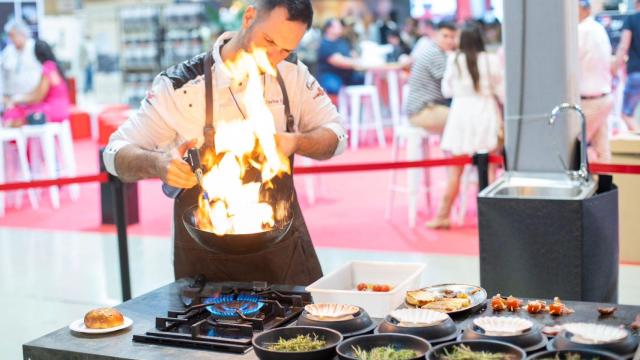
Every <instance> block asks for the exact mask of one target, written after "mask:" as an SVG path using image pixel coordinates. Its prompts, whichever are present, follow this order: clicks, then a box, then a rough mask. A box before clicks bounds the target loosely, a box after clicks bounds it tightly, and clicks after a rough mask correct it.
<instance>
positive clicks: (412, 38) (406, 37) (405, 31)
mask: <svg viewBox="0 0 640 360" xmlns="http://www.w3.org/2000/svg"><path fill="white" fill-rule="evenodd" d="M400 38H401V39H402V41H403V42H404V43H405V44H407V46H409V47H410V48H413V47H414V46H415V44H416V42H417V41H418V39H419V38H420V33H419V32H418V20H416V19H414V18H412V17H408V18H407V19H406V20H405V21H404V27H403V28H402V31H401V32H400Z"/></svg>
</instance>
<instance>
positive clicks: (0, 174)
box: [0, 128, 38, 216]
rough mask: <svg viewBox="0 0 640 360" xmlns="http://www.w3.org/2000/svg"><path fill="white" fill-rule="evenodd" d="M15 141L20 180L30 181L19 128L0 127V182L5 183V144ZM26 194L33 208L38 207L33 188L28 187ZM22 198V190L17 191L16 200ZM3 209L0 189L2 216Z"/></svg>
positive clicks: (23, 139) (2, 214)
mask: <svg viewBox="0 0 640 360" xmlns="http://www.w3.org/2000/svg"><path fill="white" fill-rule="evenodd" d="M10 142H15V143H16V148H17V150H18V162H19V164H20V172H21V173H22V180H23V181H25V182H28V181H31V170H30V168H29V161H28V160H27V142H26V139H25V137H24V135H23V134H22V131H20V129H17V128H16V129H13V128H0V184H4V183H6V180H7V179H6V164H5V160H6V159H7V158H8V157H7V154H6V153H5V145H6V144H8V143H10ZM27 194H28V196H29V202H30V203H31V207H32V208H34V209H37V208H38V197H37V194H36V191H35V189H28V190H27ZM21 199H22V191H21V190H20V191H19V192H18V200H17V202H20V201H21ZM4 209H5V192H3V191H0V216H4Z"/></svg>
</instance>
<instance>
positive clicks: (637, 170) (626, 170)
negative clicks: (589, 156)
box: [589, 163, 640, 175]
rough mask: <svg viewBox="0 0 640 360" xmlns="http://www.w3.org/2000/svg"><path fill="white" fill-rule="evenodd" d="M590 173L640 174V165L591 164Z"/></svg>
mask: <svg viewBox="0 0 640 360" xmlns="http://www.w3.org/2000/svg"><path fill="white" fill-rule="evenodd" d="M589 171H590V172H592V173H594V174H636V175H637V174H640V165H621V164H600V163H593V164H589Z"/></svg>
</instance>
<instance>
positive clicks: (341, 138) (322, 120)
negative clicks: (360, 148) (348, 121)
mask: <svg viewBox="0 0 640 360" xmlns="http://www.w3.org/2000/svg"><path fill="white" fill-rule="evenodd" d="M300 68H301V69H300V72H301V73H300V76H299V79H301V81H300V80H299V81H298V84H297V86H296V89H297V91H296V94H297V95H298V96H299V98H298V97H296V98H298V99H299V100H298V101H300V104H299V106H300V118H299V123H298V131H300V132H302V133H305V132H309V131H312V130H315V129H317V128H320V127H324V128H327V129H329V130H331V131H333V133H334V134H335V135H336V137H337V138H338V146H337V147H336V150H335V151H334V153H333V156H336V155H340V154H342V153H343V152H344V149H345V148H346V147H347V132H346V130H345V129H344V127H343V126H342V116H340V114H339V113H338V109H337V108H336V106H335V105H334V104H333V103H332V102H331V98H329V96H328V95H327V93H326V92H325V91H324V89H323V88H322V87H321V86H320V84H318V81H317V80H316V79H315V78H314V77H313V75H311V74H310V73H309V71H308V70H307V68H306V67H304V66H300Z"/></svg>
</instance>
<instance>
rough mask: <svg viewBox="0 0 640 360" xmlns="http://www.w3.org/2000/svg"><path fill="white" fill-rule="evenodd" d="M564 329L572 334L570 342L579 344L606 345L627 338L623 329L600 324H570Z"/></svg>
mask: <svg viewBox="0 0 640 360" xmlns="http://www.w3.org/2000/svg"><path fill="white" fill-rule="evenodd" d="M564 329H565V330H566V331H568V332H570V333H572V334H573V337H571V341H573V342H577V343H579V344H607V343H611V342H614V341H620V340H623V339H624V338H626V337H627V336H629V332H628V331H627V330H625V329H621V328H618V327H615V326H610V325H602V324H591V323H570V324H565V325H564Z"/></svg>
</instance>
